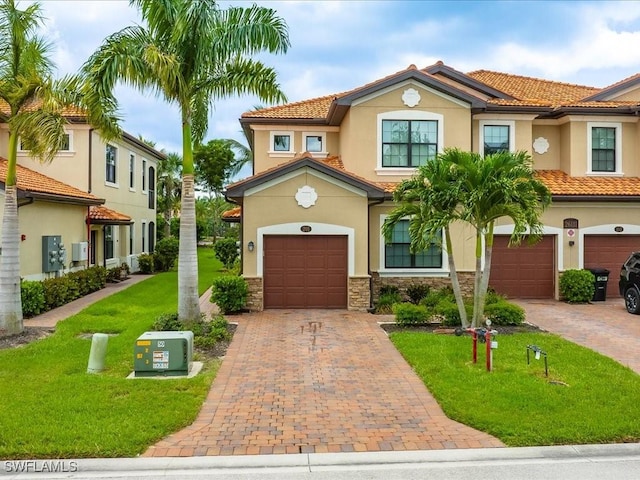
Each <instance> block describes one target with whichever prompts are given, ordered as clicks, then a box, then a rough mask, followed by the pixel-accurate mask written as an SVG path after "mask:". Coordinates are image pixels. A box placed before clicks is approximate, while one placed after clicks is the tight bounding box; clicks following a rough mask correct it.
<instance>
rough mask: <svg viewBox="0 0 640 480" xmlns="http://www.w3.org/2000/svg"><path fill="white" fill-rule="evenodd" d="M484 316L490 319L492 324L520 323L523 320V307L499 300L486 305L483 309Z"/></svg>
mask: <svg viewBox="0 0 640 480" xmlns="http://www.w3.org/2000/svg"><path fill="white" fill-rule="evenodd" d="M484 316H485V317H486V318H487V319H489V320H491V326H494V325H520V324H521V323H522V322H524V318H525V313H524V309H523V308H522V307H521V306H519V305H515V304H513V303H510V302H507V301H506V300H501V301H499V302H496V303H491V304H489V305H487V306H486V307H485V309H484Z"/></svg>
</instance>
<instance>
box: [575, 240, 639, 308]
mask: <svg viewBox="0 0 640 480" xmlns="http://www.w3.org/2000/svg"><path fill="white" fill-rule="evenodd" d="M639 250H640V235H585V236H584V268H606V269H607V270H609V272H610V273H609V283H608V284H607V298H615V297H619V296H620V293H619V292H618V279H619V276H620V267H621V266H622V264H623V263H624V261H625V260H626V259H627V257H628V256H629V254H630V253H631V252H637V251H639Z"/></svg>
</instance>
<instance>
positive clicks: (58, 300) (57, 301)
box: [42, 276, 75, 310]
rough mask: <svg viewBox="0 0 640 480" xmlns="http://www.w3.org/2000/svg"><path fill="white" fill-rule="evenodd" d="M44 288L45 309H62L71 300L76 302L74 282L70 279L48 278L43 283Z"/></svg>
mask: <svg viewBox="0 0 640 480" xmlns="http://www.w3.org/2000/svg"><path fill="white" fill-rule="evenodd" d="M42 287H43V290H44V301H45V308H46V309H47V310H51V309H52V308H56V307H60V306H62V305H64V304H66V303H69V302H70V301H71V300H74V299H75V297H73V293H74V292H73V289H72V288H70V287H72V281H71V280H70V279H69V278H68V277H66V276H65V277H58V278H47V279H45V280H43V281H42Z"/></svg>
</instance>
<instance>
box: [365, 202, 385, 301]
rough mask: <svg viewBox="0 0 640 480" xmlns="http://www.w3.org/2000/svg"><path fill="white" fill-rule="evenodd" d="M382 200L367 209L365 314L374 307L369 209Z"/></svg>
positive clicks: (378, 203)
mask: <svg viewBox="0 0 640 480" xmlns="http://www.w3.org/2000/svg"><path fill="white" fill-rule="evenodd" d="M384 200H385V199H384V198H383V199H382V200H376V201H375V202H373V203H370V204H369V208H367V250H368V251H369V254H368V255H367V272H368V273H369V308H368V310H367V312H369V313H374V311H375V307H374V306H373V275H372V273H373V272H372V271H371V207H374V206H376V205H380V204H382V203H384Z"/></svg>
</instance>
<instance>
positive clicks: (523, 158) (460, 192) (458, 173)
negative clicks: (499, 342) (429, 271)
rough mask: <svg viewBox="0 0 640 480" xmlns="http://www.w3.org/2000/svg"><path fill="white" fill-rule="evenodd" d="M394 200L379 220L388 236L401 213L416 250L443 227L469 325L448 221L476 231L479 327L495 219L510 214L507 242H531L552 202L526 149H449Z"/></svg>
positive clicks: (476, 321) (458, 297)
mask: <svg viewBox="0 0 640 480" xmlns="http://www.w3.org/2000/svg"><path fill="white" fill-rule="evenodd" d="M394 200H395V201H396V202H397V203H398V206H397V207H396V208H395V209H394V210H393V211H392V212H391V214H390V215H389V217H387V219H386V221H385V224H384V225H383V232H384V233H385V236H386V237H387V238H388V237H389V236H390V234H391V232H392V231H393V226H394V225H395V224H396V223H397V222H399V221H400V220H401V219H403V218H405V217H409V218H410V220H409V222H410V223H409V236H410V238H411V248H412V249H413V250H414V251H421V250H424V248H425V247H426V246H427V245H428V243H430V242H434V241H435V240H437V239H438V238H439V235H440V233H439V232H440V230H441V229H443V230H444V231H445V235H444V236H445V239H446V248H447V252H448V254H449V269H450V272H451V280H452V286H453V288H454V293H455V295H456V302H457V304H458V309H459V311H460V317H461V319H462V324H463V326H464V327H466V326H467V322H466V320H465V319H466V313H465V311H464V310H465V309H464V303H463V299H462V293H461V290H460V286H459V282H458V279H457V273H456V271H455V264H454V262H453V257H454V253H453V251H452V246H451V241H450V235H449V226H450V225H451V224H452V223H454V222H463V223H466V224H469V225H470V226H471V227H472V228H473V229H474V230H475V232H476V245H475V260H476V265H475V282H474V296H473V298H474V308H473V319H472V322H471V325H472V326H474V327H477V326H479V325H480V324H481V323H482V318H483V314H484V302H485V298H486V293H487V288H488V286H489V276H490V274H491V254H492V250H493V230H494V225H495V222H496V220H498V219H499V218H502V217H509V218H510V219H511V221H512V222H513V224H514V229H513V233H512V235H511V238H510V245H517V244H519V243H520V242H521V241H522V240H523V239H524V238H527V239H528V241H529V242H531V243H533V242H535V241H537V240H539V239H540V237H541V234H542V227H543V224H542V222H541V221H540V217H541V215H542V212H543V210H544V209H545V208H546V207H547V206H548V205H549V204H550V202H551V194H550V192H549V190H548V189H547V187H546V186H545V185H544V184H543V183H542V182H541V181H539V180H538V179H536V178H535V175H534V171H533V165H532V162H531V157H530V156H529V155H528V154H527V153H526V152H516V153H510V152H500V153H495V154H492V155H487V156H486V157H482V156H481V155H479V154H477V153H474V152H463V151H460V150H458V149H447V150H445V151H444V153H442V154H439V155H438V156H437V158H436V159H435V160H434V161H432V162H429V163H428V164H427V165H424V166H422V167H420V168H419V170H418V173H417V175H416V176H415V177H413V178H412V179H410V180H405V181H403V182H402V183H401V184H400V185H399V187H398V188H397V189H396V192H395V193H394ZM483 245H484V250H483ZM483 251H484V270H483V269H482V256H483Z"/></svg>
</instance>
